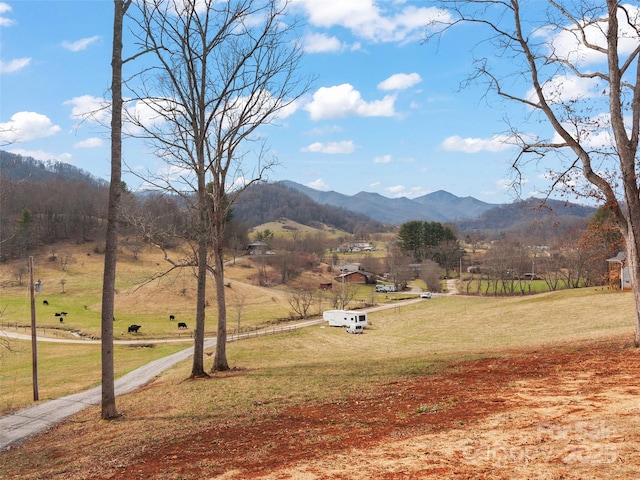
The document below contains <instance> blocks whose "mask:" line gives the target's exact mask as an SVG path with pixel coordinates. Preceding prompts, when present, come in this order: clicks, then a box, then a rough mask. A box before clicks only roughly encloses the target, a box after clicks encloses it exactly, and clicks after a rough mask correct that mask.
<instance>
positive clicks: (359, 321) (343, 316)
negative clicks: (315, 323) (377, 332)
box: [322, 310, 368, 331]
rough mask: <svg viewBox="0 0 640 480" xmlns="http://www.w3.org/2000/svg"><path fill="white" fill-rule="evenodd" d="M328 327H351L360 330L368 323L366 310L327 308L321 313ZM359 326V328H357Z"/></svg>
mask: <svg viewBox="0 0 640 480" xmlns="http://www.w3.org/2000/svg"><path fill="white" fill-rule="evenodd" d="M322 318H324V319H325V320H326V321H327V322H329V326H330V327H347V328H350V327H353V328H352V330H353V331H356V330H361V329H362V328H364V327H366V326H367V325H368V323H367V312H358V311H356V310H327V311H325V312H324V313H323V314H322ZM356 326H357V327H360V328H357V329H356Z"/></svg>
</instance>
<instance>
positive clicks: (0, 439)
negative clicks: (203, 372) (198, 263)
mask: <svg viewBox="0 0 640 480" xmlns="http://www.w3.org/2000/svg"><path fill="white" fill-rule="evenodd" d="M29 338H30V337H29ZM40 340H43V339H42V338H41V339H40ZM215 344H216V340H215V339H208V340H206V341H205V348H210V347H212V346H214V345H215ZM192 355H193V347H190V348H187V349H185V350H181V351H179V352H177V353H174V354H173V355H169V356H168V357H164V358H160V359H158V360H154V361H153V362H150V363H148V364H146V365H144V366H142V367H140V368H138V369H136V370H133V371H131V372H129V373H128V374H126V375H124V376H122V377H120V378H119V379H118V380H116V382H115V387H116V395H122V394H124V393H128V392H131V391H133V390H135V389H137V388H140V387H142V386H143V385H145V384H146V383H148V382H149V381H151V380H152V379H153V378H154V377H156V376H158V375H159V374H160V373H162V372H163V371H165V370H167V369H169V368H171V367H172V366H174V365H175V364H176V363H178V362H181V361H183V360H186V359H187V358H189V357H191V356H192ZM101 395H102V387H95V388H92V389H90V390H87V391H85V392H81V393H76V394H73V395H68V396H66V397H62V398H58V399H55V400H49V401H46V402H42V403H40V404H38V405H35V406H33V407H29V408H25V409H23V410H20V411H18V412H15V413H12V414H10V415H6V416H4V417H1V418H0V451H2V450H5V449H6V448H7V447H9V446H11V445H13V444H16V443H18V442H20V441H22V440H24V439H26V438H27V437H29V436H30V435H34V434H36V433H39V432H41V431H43V430H45V429H46V428H48V427H50V426H51V425H53V424H55V423H57V422H59V421H61V420H64V419H65V418H67V417H70V416H71V415H74V414H76V413H78V412H79V411H81V410H82V409H84V408H85V407H87V406H89V405H97V404H99V403H100V401H101Z"/></svg>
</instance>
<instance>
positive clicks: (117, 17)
mask: <svg viewBox="0 0 640 480" xmlns="http://www.w3.org/2000/svg"><path fill="white" fill-rule="evenodd" d="M113 4H114V9H113V50H112V56H111V184H110V186H109V206H108V212H107V234H106V240H105V241H106V247H105V256H104V273H103V283H102V312H101V313H102V324H101V338H102V342H101V344H102V347H101V354H102V400H101V409H102V411H101V417H102V419H103V420H109V419H113V418H116V417H118V416H119V415H118V410H117V408H116V391H115V370H114V363H113V318H114V309H115V285H116V263H117V251H118V221H119V215H120V197H121V193H122V191H121V188H120V183H121V180H122V108H123V105H122V64H123V60H122V26H123V23H124V16H125V13H126V11H127V9H128V8H129V5H130V4H131V0H114V2H113Z"/></svg>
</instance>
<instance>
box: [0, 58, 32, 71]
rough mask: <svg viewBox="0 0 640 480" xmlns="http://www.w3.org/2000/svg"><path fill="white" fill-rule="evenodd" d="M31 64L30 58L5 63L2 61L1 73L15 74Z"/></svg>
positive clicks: (0, 63)
mask: <svg viewBox="0 0 640 480" xmlns="http://www.w3.org/2000/svg"><path fill="white" fill-rule="evenodd" d="M30 63H31V58H29V57H23V58H14V59H13V60H9V61H8V62H3V61H2V60H0V73H14V72H17V71H19V70H22V69H23V68H24V67H26V66H28V65H29V64H30Z"/></svg>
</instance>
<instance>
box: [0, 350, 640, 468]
mask: <svg viewBox="0 0 640 480" xmlns="http://www.w3.org/2000/svg"><path fill="white" fill-rule="evenodd" d="M153 389H154V385H153V384H151V385H149V386H148V387H146V388H145V394H147V395H153ZM639 395H640V352H639V351H638V350H637V349H633V348H630V346H629V345H628V344H626V343H625V340H624V339H622V340H611V341H606V342H599V343H594V344H588V345H581V346H580V347H566V348H557V349H548V350H540V351H532V352H511V354H507V355H504V356H501V357H500V358H490V359H482V360H476V361H471V362H464V363H459V364H455V365H451V366H450V367H448V368H447V369H446V370H444V371H442V372H440V373H437V374H433V375H416V376H412V377H407V378H404V379H399V380H398V381H397V382H394V383H393V384H388V385H378V386H376V387H375V388H372V389H371V390H369V391H367V392H366V394H365V393H363V394H362V395H361V396H357V397H352V398H350V399H348V400H347V401H343V402H340V403H328V404H313V403H312V404H301V405H295V406H292V407H290V408H288V409H285V410H284V411H281V412H278V413H277V414H274V415H270V416H268V417H267V418H257V417H255V416H254V415H249V414H247V415H238V417H237V418H234V419H226V420H224V421H215V420H213V419H207V420H206V421H203V422H202V421H201V422H198V423H195V424H194V425H193V427H192V428H190V429H189V431H188V434H184V435H183V436H178V437H173V438H171V439H170V441H169V440H167V439H165V440H154V436H153V435H151V436H147V437H144V438H143V439H142V440H140V441H139V442H140V443H137V444H136V445H135V446H132V445H129V444H127V445H117V444H116V445H115V446H114V445H110V446H109V447H108V448H107V447H106V446H102V447H101V449H102V450H101V451H100V452H97V453H96V455H98V454H99V455H100V457H99V458H100V460H101V461H98V462H96V457H95V456H93V457H91V456H87V459H86V460H85V459H81V458H79V457H80V456H79V455H78V453H79V452H80V451H81V449H79V448H78V446H77V445H78V444H80V445H88V444H92V442H101V441H102V440H101V438H99V437H98V436H97V435H99V434H98V433H96V432H95V429H92V428H90V426H87V427H86V428H79V427H80V425H83V424H84V423H89V424H90V422H88V420H87V419H85V418H84V417H81V418H77V419H76V420H75V422H66V423H64V424H61V425H59V426H56V427H53V428H51V429H50V430H49V431H48V433H47V435H42V436H40V437H37V438H35V439H33V440H32V441H29V442H27V443H25V444H24V445H21V447H20V449H19V451H16V452H13V453H11V452H9V453H10V454H11V455H14V457H15V458H8V457H5V460H6V462H5V466H12V470H7V472H9V473H10V474H11V475H12V476H11V477H10V478H15V479H23V478H30V479H31V478H48V479H58V478H60V479H62V478H64V479H65V480H67V479H68V480H72V479H105V480H106V479H115V478H118V479H121V478H122V479H147V478H154V479H160V480H162V479H177V478H181V479H199V480H200V479H225V480H236V479H237V480H239V479H243V480H245V479H264V480H267V479H300V480H312V479H313V480H329V479H344V480H347V479H363V480H364V479H372V478H375V479H388V480H395V479H442V478H447V479H451V478H453V479H514V478H527V479H587V478H588V479H598V478H607V479H613V480H622V479H625V480H627V479H630V478H637V468H638V465H640V401H639V400H638V399H639ZM158 406H159V408H162V404H161V403H160V404H159V405H158ZM87 415H89V414H87ZM138 415H139V418H138V417H137V416H138ZM147 416H148V413H147V412H143V411H141V412H138V413H137V414H136V412H133V411H132V412H130V413H129V421H128V422H127V423H126V424H123V427H122V428H126V425H129V424H131V423H132V422H133V423H135V424H136V425H137V428H140V429H143V428H144V426H145V423H144V422H145V420H146V417H147ZM113 428H115V427H113ZM94 436H95V438H94ZM32 455H33V456H36V457H40V458H43V462H42V467H41V468H42V469H43V471H42V475H41V476H38V477H35V476H33V471H27V470H25V471H23V472H20V471H16V470H15V469H14V468H13V466H15V465H20V464H21V460H20V459H21V458H31V456H32ZM63 458H64V459H73V460H74V461H70V460H69V461H67V462H66V463H65V469H64V472H63V474H54V473H53V472H47V471H46V469H47V468H48V467H47V466H48V465H49V464H55V463H56V461H58V460H57V459H63ZM44 459H46V461H44ZM58 463H59V462H58ZM16 468H17V467H16Z"/></svg>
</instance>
